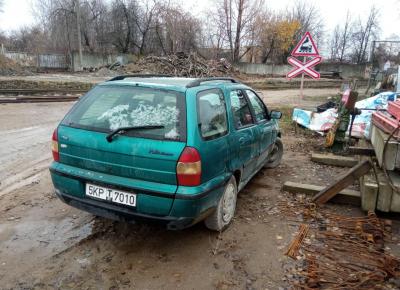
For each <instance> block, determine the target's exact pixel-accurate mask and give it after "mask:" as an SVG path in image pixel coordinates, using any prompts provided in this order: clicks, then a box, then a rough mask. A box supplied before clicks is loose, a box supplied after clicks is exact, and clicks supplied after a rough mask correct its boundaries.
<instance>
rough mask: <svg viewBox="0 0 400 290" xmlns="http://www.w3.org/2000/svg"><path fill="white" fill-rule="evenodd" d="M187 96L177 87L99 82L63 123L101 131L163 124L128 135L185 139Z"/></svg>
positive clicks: (129, 132)
mask: <svg viewBox="0 0 400 290" xmlns="http://www.w3.org/2000/svg"><path fill="white" fill-rule="evenodd" d="M184 100H185V98H184V95H183V94H182V93H179V92H175V91H168V90H158V89H150V88H141V87H132V86H98V87H96V88H94V89H93V90H91V91H90V92H89V93H88V94H87V95H86V96H85V97H84V98H83V99H82V100H81V101H80V102H79V103H77V104H76V106H75V107H74V108H73V110H72V111H71V112H70V113H69V114H68V115H67V116H66V118H65V119H64V120H63V123H62V124H63V125H66V126H71V127H76V128H82V129H87V130H92V131H99V132H110V131H113V130H116V129H118V128H121V127H136V126H146V125H163V126H164V128H162V129H155V130H154V129H151V130H149V129H147V130H138V131H128V132H126V134H125V136H136V137H143V138H153V139H169V140H180V141H184V140H185V128H186V127H185V126H186V117H185V115H184V114H185V109H184V106H185V101H184Z"/></svg>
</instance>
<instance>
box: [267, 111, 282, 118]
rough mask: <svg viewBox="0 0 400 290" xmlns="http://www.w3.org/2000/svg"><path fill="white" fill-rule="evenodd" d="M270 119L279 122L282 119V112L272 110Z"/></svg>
mask: <svg viewBox="0 0 400 290" xmlns="http://www.w3.org/2000/svg"><path fill="white" fill-rule="evenodd" d="M269 117H270V118H271V119H273V120H279V119H280V118H282V112H280V111H274V110H272V111H271V112H270V113H269Z"/></svg>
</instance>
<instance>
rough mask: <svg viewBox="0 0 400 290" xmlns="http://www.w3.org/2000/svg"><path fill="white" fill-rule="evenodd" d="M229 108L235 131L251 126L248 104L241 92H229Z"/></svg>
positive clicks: (251, 118)
mask: <svg viewBox="0 0 400 290" xmlns="http://www.w3.org/2000/svg"><path fill="white" fill-rule="evenodd" d="M230 97H231V106H232V113H233V119H234V121H235V127H236V129H239V128H242V127H246V126H249V125H251V124H253V117H252V116H251V111H250V107H249V104H248V103H247V100H246V98H245V96H244V94H243V92H242V91H240V90H238V91H231V94H230Z"/></svg>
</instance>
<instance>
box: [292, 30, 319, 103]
mask: <svg viewBox="0 0 400 290" xmlns="http://www.w3.org/2000/svg"><path fill="white" fill-rule="evenodd" d="M291 55H292V56H290V57H288V63H289V64H291V65H292V66H294V69H293V70H291V71H290V72H288V73H287V75H286V78H288V79H289V80H291V79H292V78H294V77H296V76H298V75H299V74H301V83H300V97H301V99H303V97H304V93H303V87H304V74H307V75H309V76H310V77H312V78H313V79H319V78H320V74H319V72H317V71H316V70H314V69H313V67H314V66H315V65H317V64H319V63H320V62H321V61H322V58H321V56H320V55H319V52H318V49H317V46H316V45H315V43H314V40H313V38H312V37H311V34H310V32H306V33H305V34H304V36H303V37H302V38H301V40H300V41H299V43H298V44H297V45H296V47H295V48H294V49H293V51H292V53H291ZM301 56H302V57H303V61H302V62H301V61H299V60H298V59H297V58H296V57H301ZM307 58H310V60H307Z"/></svg>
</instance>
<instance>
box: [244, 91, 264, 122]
mask: <svg viewBox="0 0 400 290" xmlns="http://www.w3.org/2000/svg"><path fill="white" fill-rule="evenodd" d="M246 94H247V97H248V98H249V100H250V103H251V106H252V107H253V110H254V115H255V117H256V121H257V122H260V121H262V120H267V119H268V114H267V111H266V110H265V106H264V103H263V102H262V101H261V99H260V98H259V97H258V96H257V95H256V94H255V93H254V92H253V91H250V90H246Z"/></svg>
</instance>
